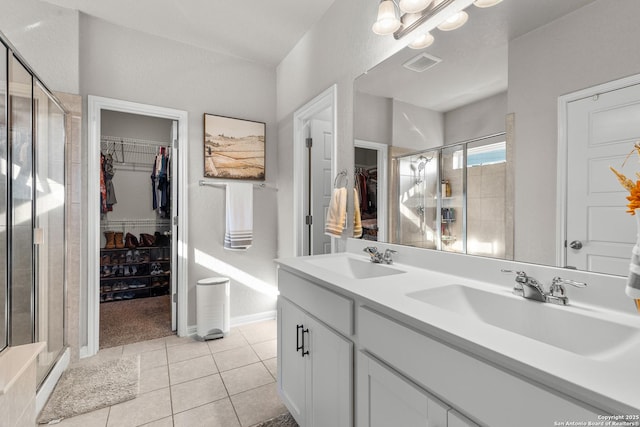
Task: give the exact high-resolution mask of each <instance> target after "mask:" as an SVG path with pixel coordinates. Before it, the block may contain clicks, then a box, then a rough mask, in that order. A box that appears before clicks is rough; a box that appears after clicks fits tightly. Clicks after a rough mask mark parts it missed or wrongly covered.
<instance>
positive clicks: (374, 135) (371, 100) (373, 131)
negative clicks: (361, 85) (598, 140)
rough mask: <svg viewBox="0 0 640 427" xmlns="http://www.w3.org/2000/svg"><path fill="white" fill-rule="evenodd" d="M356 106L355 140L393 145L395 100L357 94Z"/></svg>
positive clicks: (354, 120)
mask: <svg viewBox="0 0 640 427" xmlns="http://www.w3.org/2000/svg"><path fill="white" fill-rule="evenodd" d="M354 104H355V105H354V118H353V136H354V138H355V139H360V140H363V141H371V142H379V143H381V144H389V145H391V141H392V139H393V131H392V129H393V100H392V99H390V98H382V97H380V96H373V95H369V94H367V93H361V92H356V94H355V100H354Z"/></svg>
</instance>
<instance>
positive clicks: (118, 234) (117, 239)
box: [114, 231, 124, 249]
mask: <svg viewBox="0 0 640 427" xmlns="http://www.w3.org/2000/svg"><path fill="white" fill-rule="evenodd" d="M123 237H124V233H123V232H121V231H116V232H115V233H114V239H115V244H116V249H122V248H124V240H122V238H123Z"/></svg>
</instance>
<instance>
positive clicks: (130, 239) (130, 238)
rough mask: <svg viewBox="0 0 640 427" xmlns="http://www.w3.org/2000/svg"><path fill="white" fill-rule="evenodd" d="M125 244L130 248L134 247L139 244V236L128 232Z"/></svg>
mask: <svg viewBox="0 0 640 427" xmlns="http://www.w3.org/2000/svg"><path fill="white" fill-rule="evenodd" d="M124 246H125V247H127V248H129V249H134V248H137V247H138V246H139V242H138V238H137V237H136V236H134V235H133V234H131V233H127V235H126V236H125V238H124Z"/></svg>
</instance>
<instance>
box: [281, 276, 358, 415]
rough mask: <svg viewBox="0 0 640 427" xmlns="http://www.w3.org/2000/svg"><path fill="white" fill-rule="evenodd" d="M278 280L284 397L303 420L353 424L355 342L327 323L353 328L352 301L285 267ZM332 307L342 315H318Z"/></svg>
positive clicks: (293, 413) (348, 328)
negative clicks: (324, 316) (322, 316)
mask: <svg viewBox="0 0 640 427" xmlns="http://www.w3.org/2000/svg"><path fill="white" fill-rule="evenodd" d="M279 284H280V292H281V297H280V298H279V299H278V337H279V339H278V388H279V391H280V395H281V396H282V399H283V400H284V402H285V404H286V406H287V408H289V411H290V412H291V414H292V415H293V417H294V418H295V419H296V421H297V422H298V424H300V426H335V427H348V426H351V425H352V419H353V411H352V407H353V400H352V396H353V379H352V378H353V343H352V342H351V341H350V340H348V339H347V338H345V337H344V336H343V335H341V334H340V333H338V332H336V331H334V330H333V329H332V328H331V326H329V325H328V324H327V323H329V324H331V323H333V324H334V325H336V324H339V325H338V326H339V327H340V329H342V330H343V331H348V330H350V329H352V325H351V315H350V313H352V311H353V310H352V302H351V301H349V300H348V299H346V298H343V297H341V296H339V295H337V294H333V293H331V292H328V291H326V290H324V289H322V288H319V287H318V286H316V285H314V284H312V283H310V282H308V281H305V280H303V279H301V278H297V277H296V276H294V275H291V274H288V273H286V272H280V274H279ZM287 289H288V290H289V292H286V290H287ZM283 291H284V295H283V294H282V293H283ZM305 291H308V292H305ZM334 310H336V311H339V312H340V313H339V314H338V316H337V317H335V318H332V317H328V318H326V319H328V320H326V321H325V322H322V321H320V320H319V319H318V318H316V317H315V316H314V314H320V315H322V314H324V315H329V313H331V312H332V311H334ZM345 310H346V311H345Z"/></svg>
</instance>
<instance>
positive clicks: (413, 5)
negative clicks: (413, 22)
mask: <svg viewBox="0 0 640 427" xmlns="http://www.w3.org/2000/svg"><path fill="white" fill-rule="evenodd" d="M432 1H433V0H400V3H399V4H398V6H400V10H401V11H403V12H404V13H417V12H421V11H423V10H425V9H426V8H427V6H429V5H430V4H431V2H432Z"/></svg>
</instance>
